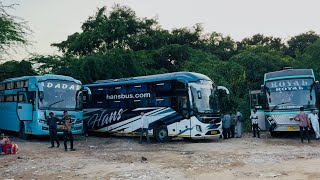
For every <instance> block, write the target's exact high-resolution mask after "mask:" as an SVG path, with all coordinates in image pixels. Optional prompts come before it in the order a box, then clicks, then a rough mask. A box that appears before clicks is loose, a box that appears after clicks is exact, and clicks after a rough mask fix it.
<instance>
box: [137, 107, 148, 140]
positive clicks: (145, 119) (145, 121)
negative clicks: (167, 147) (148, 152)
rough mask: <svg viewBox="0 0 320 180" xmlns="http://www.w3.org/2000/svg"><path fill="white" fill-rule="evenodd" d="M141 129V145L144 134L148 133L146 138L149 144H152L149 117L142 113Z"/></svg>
mask: <svg viewBox="0 0 320 180" xmlns="http://www.w3.org/2000/svg"><path fill="white" fill-rule="evenodd" d="M140 115H141V128H140V141H139V143H140V144H141V143H142V136H143V133H144V132H146V138H147V144H150V139H149V119H148V117H147V116H146V115H145V114H144V112H141V114H140Z"/></svg>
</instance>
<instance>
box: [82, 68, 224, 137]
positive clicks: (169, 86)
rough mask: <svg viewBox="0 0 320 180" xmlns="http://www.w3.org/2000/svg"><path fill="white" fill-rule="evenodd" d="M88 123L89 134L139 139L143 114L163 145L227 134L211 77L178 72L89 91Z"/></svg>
mask: <svg viewBox="0 0 320 180" xmlns="http://www.w3.org/2000/svg"><path fill="white" fill-rule="evenodd" d="M84 89H85V90H84V92H83V93H84V100H83V108H84V110H83V111H84V123H87V124H86V125H87V126H88V129H89V131H96V132H109V133H117V134H118V133H121V134H138V133H139V128H140V127H141V121H140V120H141V116H140V113H141V112H144V113H145V115H146V116H147V117H149V121H150V125H149V133H150V134H153V136H154V137H155V138H156V139H157V140H158V141H159V142H165V141H167V140H169V139H170V137H177V136H179V137H184V138H193V139H195V138H209V137H219V136H220V134H221V132H222V130H221V129H222V127H221V119H220V111H219V107H218V97H217V95H218V93H217V90H218V89H222V90H225V91H226V93H227V94H229V91H228V89H227V88H225V87H223V86H216V85H215V84H214V82H213V81H212V80H211V79H210V78H208V77H207V76H205V75H203V74H199V73H192V72H176V73H167V74H159V75H151V76H141V77H131V78H123V79H110V80H99V81H96V82H95V83H93V84H88V85H85V88H84Z"/></svg>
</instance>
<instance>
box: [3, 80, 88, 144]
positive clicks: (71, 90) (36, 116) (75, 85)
mask: <svg viewBox="0 0 320 180" xmlns="http://www.w3.org/2000/svg"><path fill="white" fill-rule="evenodd" d="M82 98H83V97H82V85H81V82H80V81H78V80H76V79H73V78H71V77H67V76H60V75H43V76H24V77H19V78H11V79H7V80H5V81H3V82H1V83H0V129H2V130H9V131H16V132H19V133H20V136H21V137H22V138H24V139H27V138H28V137H29V136H30V135H48V134H49V131H48V126H47V124H46V120H45V116H49V112H53V113H54V114H55V115H56V116H57V117H58V118H60V119H61V117H62V116H63V111H65V110H66V111H68V113H69V115H70V117H71V119H72V121H73V122H74V125H73V129H72V132H73V133H74V134H80V133H82V118H83V114H82ZM60 133H61V132H60ZM60 133H59V134H60Z"/></svg>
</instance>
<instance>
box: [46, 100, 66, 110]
mask: <svg viewBox="0 0 320 180" xmlns="http://www.w3.org/2000/svg"><path fill="white" fill-rule="evenodd" d="M62 101H64V99H62V100H60V101H57V102H54V103H52V104H50V106H48V109H47V110H49V109H50V108H51V106H52V105H55V104H58V103H60V102H62Z"/></svg>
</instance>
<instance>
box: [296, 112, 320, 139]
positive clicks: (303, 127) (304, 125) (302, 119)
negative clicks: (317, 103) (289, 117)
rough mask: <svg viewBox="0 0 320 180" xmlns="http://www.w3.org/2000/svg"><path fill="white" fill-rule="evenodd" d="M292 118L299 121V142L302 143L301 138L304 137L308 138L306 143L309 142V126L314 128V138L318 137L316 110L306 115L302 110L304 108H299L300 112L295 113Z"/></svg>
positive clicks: (319, 135) (319, 133)
mask: <svg viewBox="0 0 320 180" xmlns="http://www.w3.org/2000/svg"><path fill="white" fill-rule="evenodd" d="M293 120H295V121H298V122H299V126H300V139H301V143H303V140H304V139H305V137H306V138H307V140H308V143H310V135H309V130H310V129H311V127H312V128H313V130H314V133H315V134H316V139H319V138H320V132H319V117H318V115H317V114H316V110H314V109H313V110H312V112H311V114H309V115H307V114H306V113H305V112H304V108H303V107H301V108H300V113H299V114H297V115H296V116H295V117H294V118H293Z"/></svg>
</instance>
